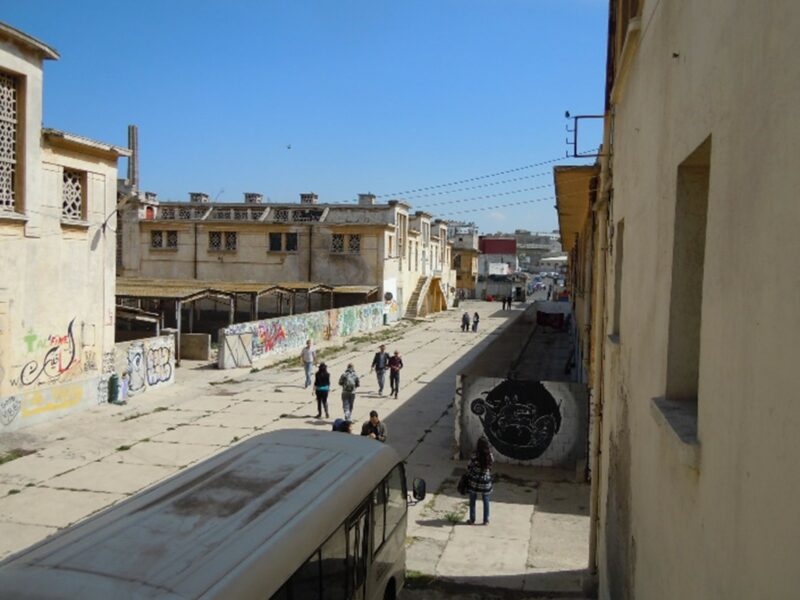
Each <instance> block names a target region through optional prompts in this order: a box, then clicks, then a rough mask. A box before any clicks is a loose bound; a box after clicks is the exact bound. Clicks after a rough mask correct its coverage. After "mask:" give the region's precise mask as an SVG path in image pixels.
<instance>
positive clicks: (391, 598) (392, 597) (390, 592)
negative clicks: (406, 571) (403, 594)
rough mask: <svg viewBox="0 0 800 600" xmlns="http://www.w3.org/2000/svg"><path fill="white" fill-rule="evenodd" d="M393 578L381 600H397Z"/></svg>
mask: <svg viewBox="0 0 800 600" xmlns="http://www.w3.org/2000/svg"><path fill="white" fill-rule="evenodd" d="M395 586H396V584H395V582H394V578H392V579H390V580H389V583H388V584H387V585H386V591H385V592H384V593H383V600H397V589H396V587H395Z"/></svg>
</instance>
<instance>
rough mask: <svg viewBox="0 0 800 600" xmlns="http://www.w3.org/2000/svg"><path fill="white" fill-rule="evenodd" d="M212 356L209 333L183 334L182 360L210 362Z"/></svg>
mask: <svg viewBox="0 0 800 600" xmlns="http://www.w3.org/2000/svg"><path fill="white" fill-rule="evenodd" d="M210 355H211V336H210V335H209V334H207V333H182V334H181V358H186V359H189V360H208V359H209V356H210Z"/></svg>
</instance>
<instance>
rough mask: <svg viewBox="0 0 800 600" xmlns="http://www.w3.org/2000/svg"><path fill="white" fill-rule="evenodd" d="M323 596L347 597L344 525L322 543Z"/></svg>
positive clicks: (327, 598) (330, 599)
mask: <svg viewBox="0 0 800 600" xmlns="http://www.w3.org/2000/svg"><path fill="white" fill-rule="evenodd" d="M320 551H321V552H322V598H323V599H324V600H345V599H346V598H347V538H346V537H345V533H344V525H342V526H341V527H339V529H337V530H336V533H334V534H333V535H332V536H331V537H330V538H328V541H327V542H325V543H324V544H323V545H322V548H321V549H320Z"/></svg>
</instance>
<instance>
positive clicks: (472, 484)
mask: <svg viewBox="0 0 800 600" xmlns="http://www.w3.org/2000/svg"><path fill="white" fill-rule="evenodd" d="M493 464H494V456H492V449H491V446H489V440H488V439H486V436H483V435H482V436H481V437H480V438H478V446H477V448H476V449H475V454H473V455H472V458H471V459H470V461H469V465H467V492H468V493H469V521H467V523H468V524H470V525H474V524H475V503H476V501H477V499H478V494H480V495H481V497H482V499H483V524H484V525H488V524H489V497H490V496H491V494H492V465H493Z"/></svg>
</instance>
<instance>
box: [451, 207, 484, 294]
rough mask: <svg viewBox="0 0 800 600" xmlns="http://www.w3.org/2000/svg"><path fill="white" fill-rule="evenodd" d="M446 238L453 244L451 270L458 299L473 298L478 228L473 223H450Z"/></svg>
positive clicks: (476, 279) (476, 265)
mask: <svg viewBox="0 0 800 600" xmlns="http://www.w3.org/2000/svg"><path fill="white" fill-rule="evenodd" d="M447 236H448V238H449V240H450V241H451V242H452V244H453V270H455V272H456V289H457V290H458V295H459V297H460V298H475V285H476V284H477V282H478V255H479V254H480V251H479V250H478V237H479V236H478V228H477V227H476V226H475V224H474V223H450V224H449V225H448V227H447Z"/></svg>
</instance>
